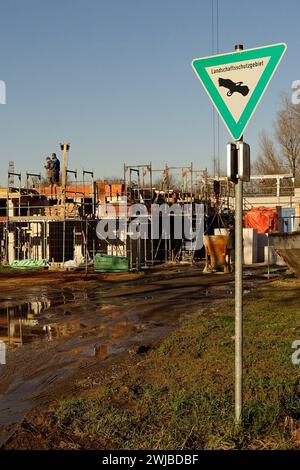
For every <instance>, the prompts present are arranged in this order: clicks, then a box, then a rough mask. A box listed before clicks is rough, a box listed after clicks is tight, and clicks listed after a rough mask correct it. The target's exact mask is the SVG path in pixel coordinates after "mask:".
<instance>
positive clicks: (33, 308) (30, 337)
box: [0, 289, 89, 348]
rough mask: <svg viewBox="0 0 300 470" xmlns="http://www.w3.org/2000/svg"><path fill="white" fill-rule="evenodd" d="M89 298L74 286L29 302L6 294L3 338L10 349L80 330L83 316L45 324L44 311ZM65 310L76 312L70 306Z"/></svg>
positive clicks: (1, 312) (0, 322)
mask: <svg viewBox="0 0 300 470" xmlns="http://www.w3.org/2000/svg"><path fill="white" fill-rule="evenodd" d="M88 300H89V299H88V295H87V292H85V291H82V290H80V291H78V290H72V289H63V290H62V291H60V292H49V293H46V292H43V291H42V292H41V293H40V295H36V296H32V299H30V300H28V301H26V302H24V301H23V302H20V301H18V299H14V298H12V297H6V298H3V297H2V298H1V302H0V341H3V342H5V343H6V344H7V345H8V347H9V348H14V347H17V346H22V345H24V344H27V343H31V342H32V341H35V340H38V339H45V340H48V341H51V340H52V339H54V338H57V337H61V336H66V335H68V334H72V333H73V332H76V331H78V330H79V329H80V320H79V319H75V320H71V319H70V320H69V321H65V322H63V323H61V322H59V323H58V322H53V323H51V322H49V324H48V323H47V324H45V317H43V316H42V314H43V313H45V312H46V311H47V310H49V309H50V308H53V307H58V306H64V305H66V304H70V303H74V304H79V303H80V304H82V303H84V302H87V301H88ZM17 302H18V303H17ZM71 310H72V309H71ZM52 313H54V311H53V312H52V311H50V317H51V314H52ZM62 313H63V314H65V315H72V312H70V311H68V310H67V309H66V310H65V311H64V310H63V312H62ZM41 320H43V322H41Z"/></svg>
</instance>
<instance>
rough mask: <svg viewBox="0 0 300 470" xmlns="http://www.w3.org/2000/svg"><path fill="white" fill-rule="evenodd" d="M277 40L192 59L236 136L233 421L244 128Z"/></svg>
mask: <svg viewBox="0 0 300 470" xmlns="http://www.w3.org/2000/svg"><path fill="white" fill-rule="evenodd" d="M286 48H287V46H286V44H284V43H280V44H273V45H271V46H265V47H258V48H255V49H248V50H245V51H244V48H243V46H242V45H240V44H239V45H236V46H235V52H231V53H228V54H221V55H216V56H210V57H204V58H199V59H194V60H193V62H192V67H193V69H194V71H195V73H196V75H197V77H198V78H199V80H200V81H201V83H202V85H203V86H204V88H205V90H206V92H207V94H208V95H209V97H210V99H211V100H212V102H213V104H214V106H215V108H216V109H217V111H218V113H219V114H220V116H221V118H222V119H223V121H224V124H225V126H226V127H227V129H228V131H229V132H230V134H231V135H232V137H233V139H234V141H235V144H232V143H230V144H228V145H227V176H228V178H229V180H231V181H232V182H233V183H235V423H236V425H237V426H239V425H241V423H242V410H243V182H244V181H250V147H249V145H248V144H246V143H245V142H243V132H244V130H245V128H246V126H247V124H248V123H249V121H250V119H251V117H252V115H253V114H254V111H255V109H256V108H257V105H258V103H259V101H260V100H261V98H262V96H263V94H264V92H265V90H266V88H267V86H268V85H269V83H270V81H271V78H272V77H273V75H274V73H275V71H276V69H277V67H278V65H279V63H280V61H281V59H282V57H283V54H284V53H285V51H286Z"/></svg>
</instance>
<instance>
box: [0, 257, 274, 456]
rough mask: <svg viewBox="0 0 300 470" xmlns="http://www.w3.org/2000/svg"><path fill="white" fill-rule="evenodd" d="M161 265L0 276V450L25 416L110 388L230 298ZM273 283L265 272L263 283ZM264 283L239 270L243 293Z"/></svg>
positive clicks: (219, 279)
mask: <svg viewBox="0 0 300 470" xmlns="http://www.w3.org/2000/svg"><path fill="white" fill-rule="evenodd" d="M202 269H203V266H201V265H200V266H178V265H169V266H164V267H159V268H154V269H152V270H149V271H148V272H144V273H137V274H119V275H104V274H97V273H92V272H91V273H87V274H86V273H72V272H71V273H65V272H29V273H28V272H26V273H25V272H13V273H11V272H7V273H5V272H1V273H0V286H1V287H0V340H1V341H4V342H5V344H6V346H7V351H6V364H5V365H1V366H0V447H1V446H5V443H6V442H7V441H8V439H10V438H11V437H12V436H13V435H14V433H15V431H16V429H17V427H18V425H20V423H22V421H23V420H24V418H25V417H26V416H27V417H28V416H33V415H34V414H35V413H36V412H38V411H39V410H42V409H45V408H47V407H49V406H50V405H51V404H53V403H55V402H56V401H57V400H58V399H61V398H66V397H68V396H71V395H76V394H78V395H81V394H84V391H85V389H90V388H91V387H93V386H96V387H99V385H101V383H107V382H108V381H109V380H113V379H114V378H115V377H116V376H117V375H118V373H119V372H120V371H122V370H123V368H124V367H125V365H126V366H130V364H135V363H137V362H138V361H140V360H142V357H143V355H144V354H146V353H147V352H148V350H150V349H151V348H153V347H155V346H156V345H158V344H159V342H160V341H161V340H162V339H163V338H165V337H166V336H168V335H169V334H170V333H171V332H172V331H173V330H174V329H175V328H176V327H177V326H178V325H179V324H180V322H181V321H183V320H186V319H187V318H188V317H189V315H190V314H192V313H197V312H201V309H203V308H205V306H207V305H208V304H212V303H216V302H222V300H223V299H228V298H232V297H233V296H234V279H233V275H232V274H203V273H202ZM279 275H280V271H279V270H274V271H273V272H272V279H274V277H277V276H279ZM266 282H268V281H267V279H266V268H265V267H254V268H251V269H246V270H245V282H244V289H245V292H248V291H250V290H253V289H255V288H256V287H257V286H260V285H261V284H263V283H266Z"/></svg>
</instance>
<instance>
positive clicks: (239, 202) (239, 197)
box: [235, 45, 243, 425]
mask: <svg viewBox="0 0 300 470" xmlns="http://www.w3.org/2000/svg"><path fill="white" fill-rule="evenodd" d="M235 50H236V51H241V50H243V46H242V45H237V46H235ZM242 141H243V137H241V139H240V141H237V142H236V146H237V148H238V158H240V157H241V155H240V152H239V144H240V142H242ZM235 189H236V193H235V422H236V424H237V425H240V424H241V421H242V407H243V181H242V179H241V178H238V180H237V183H236V186H235Z"/></svg>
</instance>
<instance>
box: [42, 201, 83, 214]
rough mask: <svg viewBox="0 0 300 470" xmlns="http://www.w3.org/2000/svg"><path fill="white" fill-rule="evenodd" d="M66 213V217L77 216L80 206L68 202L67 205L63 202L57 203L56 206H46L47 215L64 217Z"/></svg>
mask: <svg viewBox="0 0 300 470" xmlns="http://www.w3.org/2000/svg"><path fill="white" fill-rule="evenodd" d="M64 214H65V216H66V217H77V216H78V207H77V205H76V204H74V203H71V202H68V203H66V205H65V206H63V205H61V204H55V205H54V206H48V207H45V215H46V216H48V217H59V218H63V217H64Z"/></svg>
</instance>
